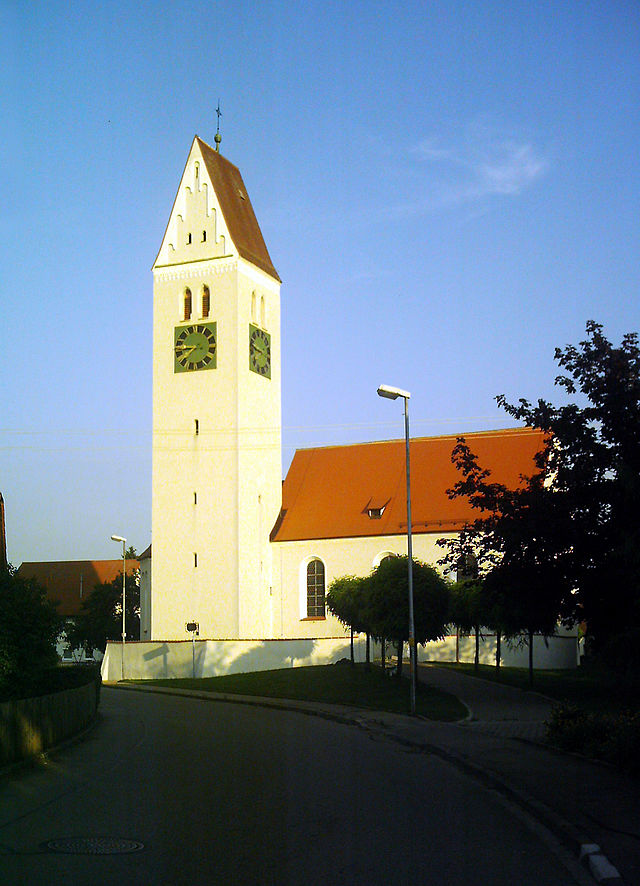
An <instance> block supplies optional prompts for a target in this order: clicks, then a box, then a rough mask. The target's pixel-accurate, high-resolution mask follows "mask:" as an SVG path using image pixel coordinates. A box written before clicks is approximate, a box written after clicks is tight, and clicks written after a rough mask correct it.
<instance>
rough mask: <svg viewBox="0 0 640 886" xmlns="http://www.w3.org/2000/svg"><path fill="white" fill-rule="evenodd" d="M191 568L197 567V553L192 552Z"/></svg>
mask: <svg viewBox="0 0 640 886" xmlns="http://www.w3.org/2000/svg"><path fill="white" fill-rule="evenodd" d="M193 568H194V569H197V568H198V555H197V554H195V553H194V555H193Z"/></svg>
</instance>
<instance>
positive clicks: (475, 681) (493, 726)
mask: <svg viewBox="0 0 640 886" xmlns="http://www.w3.org/2000/svg"><path fill="white" fill-rule="evenodd" d="M418 679H419V680H421V681H422V682H424V683H428V684H429V685H430V686H434V687H435V688H436V689H442V690H443V691H444V692H450V693H451V694H452V695H455V696H456V697H457V698H458V699H460V701H461V702H463V704H465V705H466V707H467V709H468V711H469V720H468V721H467V724H466V725H467V726H468V727H469V728H472V729H475V730H477V731H481V732H486V733H487V734H490V735H503V736H509V737H511V738H524V739H527V740H529V741H542V740H543V739H544V735H545V720H547V719H548V718H549V716H550V714H551V711H552V709H553V706H554V702H553V701H551V700H550V699H548V698H545V697H544V696H543V695H540V694H539V693H537V692H528V691H523V690H522V689H515V688H514V687H512V686H503V685H501V684H499V683H493V682H491V681H490V680H482V679H480V678H477V677H471V676H469V675H468V674H460V673H459V672H457V671H454V670H453V669H451V668H440V667H437V666H436V665H419V666H418Z"/></svg>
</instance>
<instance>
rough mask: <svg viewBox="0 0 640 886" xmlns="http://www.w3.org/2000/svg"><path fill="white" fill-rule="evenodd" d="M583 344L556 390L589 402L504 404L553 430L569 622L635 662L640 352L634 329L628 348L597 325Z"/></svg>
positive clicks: (550, 463)
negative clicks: (582, 624) (581, 623)
mask: <svg viewBox="0 0 640 886" xmlns="http://www.w3.org/2000/svg"><path fill="white" fill-rule="evenodd" d="M586 332H587V338H586V339H585V340H584V341H582V342H580V343H579V345H578V346H577V347H575V346H572V345H569V346H566V347H565V348H564V349H561V348H557V349H556V351H555V359H556V361H557V363H558V364H559V366H560V367H561V369H562V370H564V372H563V374H561V375H558V377H557V378H556V384H557V385H558V386H559V387H561V388H563V389H564V390H565V392H566V393H567V394H568V395H569V396H571V397H573V396H574V395H578V397H579V401H580V403H576V402H571V403H569V404H567V405H564V406H553V405H551V404H550V403H548V402H546V401H544V400H538V402H537V403H536V404H535V405H534V404H532V403H530V402H529V401H527V400H524V399H521V400H520V401H519V402H518V404H517V405H513V404H510V403H508V402H507V400H506V398H505V397H504V395H501V396H499V397H498V398H497V400H498V403H499V404H500V405H501V406H502V407H503V408H504V409H505V410H506V411H507V412H508V413H509V414H510V415H512V416H513V417H514V418H516V419H518V420H521V421H524V422H526V423H527V424H529V425H532V426H535V427H539V428H541V429H542V430H545V431H548V432H549V435H550V444H549V446H548V448H547V451H546V453H545V457H546V460H547V469H548V474H549V476H550V477H552V478H553V485H552V489H551V490H550V492H551V494H550V495H548V496H546V499H547V501H546V502H545V504H546V506H547V514H548V515H550V516H551V517H552V519H553V521H554V523H553V528H554V532H555V534H556V537H555V539H554V547H555V548H556V549H557V551H558V552H560V555H561V558H562V562H563V569H564V572H565V574H566V576H567V578H568V579H569V584H570V593H569V594H566V595H565V596H564V598H563V614H564V616H565V617H566V618H574V619H576V620H582V619H586V621H587V625H588V635H589V638H590V641H591V643H592V645H593V646H594V647H595V649H597V650H599V651H601V652H602V653H604V654H605V655H606V654H610V653H611V650H612V649H615V650H616V651H617V653H618V654H619V653H620V651H621V650H624V651H625V652H626V663H627V666H631V664H632V663H633V660H634V656H635V667H636V668H637V667H638V665H639V664H640V660H639V658H638V652H637V648H638V645H637V640H636V637H635V631H636V625H637V624H638V620H639V619H640V510H639V508H638V501H640V348H639V345H638V336H637V334H635V333H629V334H627V335H625V336H624V337H623V339H622V342H621V344H620V346H619V347H614V346H613V345H612V344H611V343H610V342H609V341H608V340H607V338H606V337H605V336H604V334H603V331H602V326H601V325H600V324H598V323H595V322H594V321H589V322H588V323H587V326H586Z"/></svg>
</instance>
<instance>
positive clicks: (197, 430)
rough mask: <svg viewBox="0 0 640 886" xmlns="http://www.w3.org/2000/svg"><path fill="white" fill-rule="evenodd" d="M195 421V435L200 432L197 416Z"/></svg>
mask: <svg viewBox="0 0 640 886" xmlns="http://www.w3.org/2000/svg"><path fill="white" fill-rule="evenodd" d="M195 422H196V429H195V430H196V436H197V435H198V434H199V433H200V422H199V421H198V419H197V418H196V420H195Z"/></svg>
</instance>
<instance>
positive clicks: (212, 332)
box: [173, 323, 216, 372]
mask: <svg viewBox="0 0 640 886" xmlns="http://www.w3.org/2000/svg"><path fill="white" fill-rule="evenodd" d="M173 353H174V362H173V371H174V372H191V371H192V370H194V369H215V368H216V324H215V323H194V324H191V325H190V326H176V328H175V335H174V351H173Z"/></svg>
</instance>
